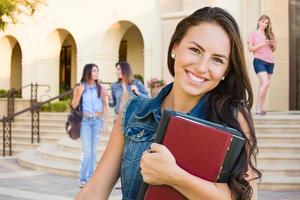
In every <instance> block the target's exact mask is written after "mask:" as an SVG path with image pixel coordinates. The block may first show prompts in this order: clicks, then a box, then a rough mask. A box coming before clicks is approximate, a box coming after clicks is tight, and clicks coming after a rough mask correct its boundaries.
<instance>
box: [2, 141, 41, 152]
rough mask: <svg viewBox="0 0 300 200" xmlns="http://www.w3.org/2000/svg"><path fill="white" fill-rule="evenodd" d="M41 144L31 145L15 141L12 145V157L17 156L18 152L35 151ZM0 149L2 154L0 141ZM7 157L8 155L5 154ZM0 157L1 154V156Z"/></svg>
mask: <svg viewBox="0 0 300 200" xmlns="http://www.w3.org/2000/svg"><path fill="white" fill-rule="evenodd" d="M40 144H41V143H33V144H31V142H27V141H16V142H13V143H12V155H17V154H18V153H20V152H23V151H26V150H35V149H36V148H37V147H39V146H40ZM0 149H1V152H2V149H3V143H2V139H1V141H0ZM6 154H7V155H8V153H7V152H6ZM1 155H2V154H1Z"/></svg>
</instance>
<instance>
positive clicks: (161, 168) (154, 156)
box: [140, 143, 178, 185]
mask: <svg viewBox="0 0 300 200" xmlns="http://www.w3.org/2000/svg"><path fill="white" fill-rule="evenodd" d="M140 167H141V174H142V176H143V180H144V182H146V183H149V184H151V185H163V184H166V185H172V182H173V179H174V177H176V175H175V173H176V169H178V166H177V164H176V160H175V158H174V156H173V155H172V153H171V152H170V151H169V149H168V148H167V147H166V146H164V145H161V144H157V143H153V144H151V146H150V150H149V151H145V152H144V154H143V156H142V159H141V163H140Z"/></svg>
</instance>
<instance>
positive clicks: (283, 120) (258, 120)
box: [253, 113, 300, 125]
mask: <svg viewBox="0 0 300 200" xmlns="http://www.w3.org/2000/svg"><path fill="white" fill-rule="evenodd" d="M253 121H254V124H255V125H272V124H273V125H277V124H286V125H299V124H300V113H299V114H298V115H295V114H286V113H284V114H280V113H279V114H267V115H264V116H255V115H254V116H253Z"/></svg>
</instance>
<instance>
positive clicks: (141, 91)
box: [131, 80, 149, 98]
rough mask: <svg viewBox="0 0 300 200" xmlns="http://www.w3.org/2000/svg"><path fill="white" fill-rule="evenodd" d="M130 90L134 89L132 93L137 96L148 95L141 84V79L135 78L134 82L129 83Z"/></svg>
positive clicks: (146, 96)
mask: <svg viewBox="0 0 300 200" xmlns="http://www.w3.org/2000/svg"><path fill="white" fill-rule="evenodd" d="M131 90H132V91H134V93H135V94H136V95H137V96H140V97H145V98H148V97H149V94H148V91H147V90H146V88H145V86H144V85H143V83H142V82H141V81H139V80H136V81H135V84H132V85H131Z"/></svg>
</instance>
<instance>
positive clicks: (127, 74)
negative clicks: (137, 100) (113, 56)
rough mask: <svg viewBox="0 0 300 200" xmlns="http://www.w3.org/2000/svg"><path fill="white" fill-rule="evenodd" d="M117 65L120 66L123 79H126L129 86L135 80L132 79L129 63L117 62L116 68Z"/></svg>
mask: <svg viewBox="0 0 300 200" xmlns="http://www.w3.org/2000/svg"><path fill="white" fill-rule="evenodd" d="M117 65H119V66H120V69H121V73H122V78H124V79H125V81H126V82H127V83H128V84H129V83H131V81H132V79H133V78H132V70H131V67H130V65H129V63H128V62H126V61H120V62H117V63H116V65H115V66H116V67H117ZM118 81H119V82H120V81H122V79H120V78H119V80H118Z"/></svg>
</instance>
